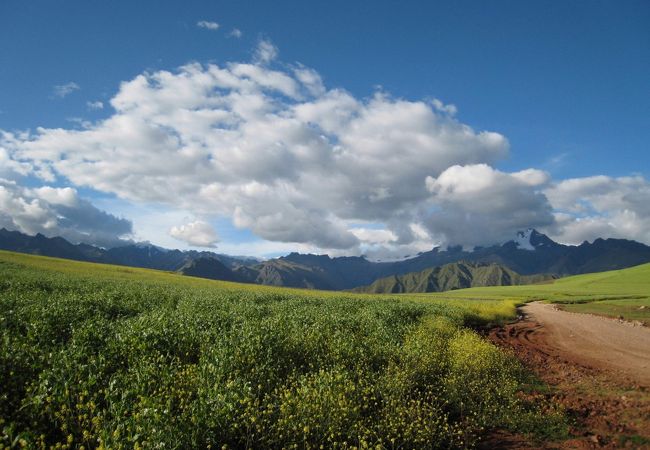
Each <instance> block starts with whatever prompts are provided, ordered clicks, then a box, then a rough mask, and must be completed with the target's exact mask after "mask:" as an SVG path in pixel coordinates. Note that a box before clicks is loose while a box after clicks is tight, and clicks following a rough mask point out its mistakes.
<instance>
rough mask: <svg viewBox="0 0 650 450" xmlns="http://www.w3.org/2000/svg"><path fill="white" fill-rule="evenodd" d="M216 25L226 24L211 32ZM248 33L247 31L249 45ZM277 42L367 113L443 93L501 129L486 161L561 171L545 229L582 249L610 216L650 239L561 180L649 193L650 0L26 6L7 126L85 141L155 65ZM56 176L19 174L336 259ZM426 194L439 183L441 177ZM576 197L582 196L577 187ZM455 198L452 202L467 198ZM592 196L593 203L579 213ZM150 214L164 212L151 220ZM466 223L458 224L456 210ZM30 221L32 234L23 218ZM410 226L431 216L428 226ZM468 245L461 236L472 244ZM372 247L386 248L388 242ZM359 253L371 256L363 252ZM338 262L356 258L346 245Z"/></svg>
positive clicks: (18, 25) (15, 44)
mask: <svg viewBox="0 0 650 450" xmlns="http://www.w3.org/2000/svg"><path fill="white" fill-rule="evenodd" d="M199 21H207V22H214V23H217V24H218V25H219V26H218V28H217V29H209V28H206V27H200V26H197V23H198V22H199ZM212 28H215V27H214V26H213V27H212ZM235 29H237V30H239V31H240V32H241V36H239V37H236V36H233V35H232V33H233V30H235ZM260 42H269V43H270V44H271V45H273V46H274V47H275V48H276V49H277V51H278V52H279V55H278V56H277V58H275V59H274V60H273V63H272V64H273V65H274V67H275V69H276V70H280V71H282V70H284V71H287V70H289V69H287V68H288V67H290V66H291V67H293V66H295V65H296V64H298V63H299V64H301V65H304V67H306V68H310V69H313V70H314V71H315V72H317V73H318V75H319V76H320V77H321V78H322V82H323V84H324V85H325V87H326V88H327V89H336V88H338V89H343V90H345V91H346V92H348V93H349V94H350V95H351V96H352V97H354V98H355V99H358V100H359V101H361V102H363V101H366V100H367V99H370V98H372V97H373V96H374V95H376V93H377V92H378V91H381V92H383V93H386V94H387V95H389V96H390V98H391V99H393V101H396V100H399V99H403V100H406V101H410V102H422V101H431V100H433V99H439V100H440V101H441V102H443V103H444V104H453V105H454V106H455V108H456V109H457V113H455V114H454V117H455V118H454V120H456V121H457V122H458V123H460V124H464V125H467V126H469V127H471V128H472V129H473V130H476V132H477V133H478V132H480V131H482V130H489V131H491V132H495V133H498V134H500V135H502V136H504V137H505V138H506V139H507V140H508V142H509V151H508V152H507V155H501V157H499V158H493V159H489V160H485V161H483V160H481V159H480V158H479V159H472V160H471V162H473V163H486V164H488V165H489V166H490V167H491V168H492V169H493V170H496V171H499V173H501V172H503V173H504V174H507V173H515V172H518V171H521V170H524V169H528V168H534V169H535V170H539V171H544V172H545V173H546V174H548V177H549V179H550V180H552V181H550V182H549V181H545V183H546V184H545V185H544V187H538V188H537V192H541V191H542V190H543V189H546V190H548V189H555V190H554V191H553V192H547V191H544V194H543V195H545V196H546V197H547V198H549V199H551V198H555V199H556V200H555V202H554V203H553V202H551V203H553V204H552V205H551V207H552V210H553V214H555V219H553V223H551V222H550V221H549V220H546V221H545V220H541V221H540V222H539V223H538V224H537V225H538V226H541V227H542V228H543V227H544V226H546V227H547V228H548V230H549V232H550V234H553V233H555V235H556V236H557V237H563V238H564V240H565V241H571V240H575V239H578V238H581V237H586V238H591V237H593V233H595V232H596V231H594V230H597V231H598V232H602V231H603V230H607V228H605V227H604V225H603V224H602V223H600V224H598V226H596V225H597V224H595V220H596V219H601V218H603V217H605V218H606V219H607V221H608V223H609V226H610V228H609V229H619V230H620V229H625V230H628V229H629V230H632V231H626V232H625V233H627V234H625V233H623V232H621V236H623V237H631V238H636V239H639V240H644V239H646V236H647V235H648V230H647V227H646V225H645V222H639V221H640V220H641V218H643V217H645V216H644V214H645V211H640V210H636V209H634V208H633V207H630V208H627V209H626V210H630V209H631V210H632V211H633V212H634V214H636V215H635V217H634V218H633V219H629V217H628V219H627V220H628V222H626V223H623V225H621V222H616V221H615V220H614V219H612V218H613V217H614V216H616V214H619V215H620V214H623V213H624V212H625V211H618V212H617V211H613V210H612V209H611V207H610V206H608V205H609V204H608V205H604V204H603V202H604V200H603V199H602V198H600V200H598V199H595V197H593V195H595V194H594V193H593V192H591V191H590V192H588V193H585V192H586V191H584V189H586V188H585V187H584V186H582V185H581V187H580V189H578V190H579V191H580V192H581V194H580V195H584V196H585V197H584V198H580V199H578V198H573V197H572V198H571V199H568V197H567V196H568V195H569V194H567V193H566V191H567V189H568V187H567V186H568V185H563V189H564V191H563V193H564V194H563V195H564V197H562V199H561V200H560V199H559V197H561V196H562V195H561V194H560V193H559V192H558V191H559V190H562V189H560V188H558V187H557V185H558V184H560V183H561V182H562V181H563V180H570V179H586V178H588V177H593V176H599V175H603V176H606V177H609V181H608V182H607V183H605V184H606V185H607V187H602V186H601V187H599V188H598V189H600V190H601V191H602V189H610V190H611V192H616V193H620V192H622V191H621V189H626V190H625V193H621V194H620V195H624V196H627V197H626V198H629V197H630V195H631V196H632V197H633V196H634V193H635V192H645V189H646V187H647V186H646V179H647V178H648V177H649V176H650V170H649V168H650V148H648V142H650V3H648V2H647V1H625V2H614V1H588V2H587V1H571V2H559V1H539V2H521V1H496V2H478V1H472V2H468V1H456V2H424V1H422V2H388V1H377V2H349V1H330V2H318V3H317V2H304V1H278V2H261V1H259V2H235V1H183V2H180V1H178V2H172V1H165V2H160V1H138V2H127V1H114V2H100V1H60V2H51V1H15V0H9V1H5V2H2V4H0V86H1V88H0V111H1V112H0V130H5V131H7V132H11V133H14V134H15V133H17V132H19V131H20V130H27V129H30V130H35V129H36V128H37V127H44V128H46V129H55V128H62V129H67V130H73V129H76V128H79V126H80V125H79V124H80V123H81V121H89V122H90V123H91V124H97V123H99V122H100V121H102V120H105V119H108V118H110V117H111V116H112V115H113V114H114V113H115V111H114V109H113V108H111V107H110V105H109V102H110V100H111V98H113V97H114V96H115V95H116V94H117V93H118V91H119V89H120V85H121V83H122V82H127V81H130V80H133V79H134V78H135V77H136V76H138V75H139V74H142V73H144V72H147V73H150V74H151V73H156V72H158V71H160V70H169V71H172V72H173V71H175V70H177V68H178V67H180V66H182V65H184V64H186V63H188V62H192V61H196V62H199V63H201V64H205V65H207V64H210V63H214V64H216V65H218V66H222V67H223V66H224V65H226V64H228V63H229V62H230V63H231V62H249V61H251V60H252V59H253V58H254V54H255V51H256V49H257V48H258V46H259V44H260ZM56 86H59V87H61V86H68V87H69V89H65V88H63V91H61V89H62V88H59V91H58V92H59V93H58V94H57V90H56ZM67 91H69V93H67V94H65V92H67ZM93 102H95V103H96V102H102V105H103V108H102V109H97V108H95V109H93V108H92V107H91V106H89V103H93ZM96 104H97V103H96ZM75 121H76V122H75ZM30 139H32V140H33V139H34V138H33V137H31V138H30ZM468 145H470V144H468ZM471 145H473V144H471ZM6 148H7V149H8V150H7V152H8V153H9V154H10V157H11V158H13V159H14V160H18V159H20V158H23V159H22V161H23V162H25V161H27V160H28V159H29V160H30V161H31V159H30V158H31V157H28V158H27V159H25V155H24V154H22V156H21V157H20V158H19V157H18V156H16V155H17V154H18V153H19V151H18V150H16V149H13V148H12V147H10V146H8V145H6ZM11 155H14V156H11ZM0 161H1V160H0ZM27 163H29V161H27ZM55 172H56V171H55ZM439 172H440V171H439ZM468 174H469V175H468ZM474 174H475V172H471V173H470V172H467V173H466V174H464V175H463V176H465V175H467V176H470V175H471V176H473V175H474ZM55 175H56V176H55V179H52V180H49V181H47V180H45V181H44V180H43V179H42V177H38V176H35V175H34V173H31V174H29V175H26V176H22V177H14V178H16V179H17V183H18V184H19V185H21V186H32V187H33V186H40V185H43V184H47V185H51V186H54V187H57V188H63V187H66V186H69V187H72V188H74V189H76V191H77V193H78V195H79V196H80V197H82V198H85V199H88V200H89V201H90V202H92V203H93V204H94V205H95V206H97V207H98V208H99V209H101V210H105V211H108V212H109V213H111V214H114V215H116V216H120V217H124V218H126V219H129V220H133V221H134V225H135V229H136V231H137V237H138V238H143V239H150V240H152V241H154V242H156V243H160V244H163V245H173V244H174V243H176V244H177V246H180V247H184V246H187V245H190V244H188V243H187V242H183V241H178V240H174V239H172V238H169V236H168V234H169V233H167V232H166V231H165V230H162V228H161V229H160V230H158V231H156V230H155V229H153V228H152V226H151V222H152V220H151V219H152V218H153V217H154V216H155V214H154V212H153V211H154V210H155V211H156V212H157V213H156V214H162V215H165V216H167V217H173V218H174V219H169V220H170V221H173V220H177V221H180V222H183V221H186V222H187V221H189V222H193V221H195V220H199V219H200V221H201V222H206V223H209V224H210V225H211V226H212V227H213V228H214V229H215V232H216V234H218V235H219V240H220V243H219V245H218V246H219V247H221V248H222V249H224V251H225V250H232V251H237V250H241V251H246V250H250V251H252V252H257V253H260V252H267V253H271V254H275V253H282V252H284V251H285V250H288V249H289V248H291V247H292V246H293V247H296V246H297V248H300V249H303V248H304V249H311V248H317V249H323V248H325V249H327V245H324V244H323V242H322V241H319V239H315V238H313V237H302V236H297V237H296V239H295V240H292V239H294V238H293V237H287V236H284V235H283V234H282V233H275V232H268V230H265V231H259V230H258V231H255V227H254V226H251V225H250V220H248V219H251V218H250V217H248V218H247V220H240V223H239V224H238V226H236V227H235V226H233V223H234V222H235V221H234V220H233V214H234V213H232V211H234V207H233V208H231V212H230V213H228V212H221V213H219V214H215V215H210V214H206V213H205V212H202V213H200V214H198V215H197V214H196V212H195V211H194V210H193V209H192V205H191V202H184V204H183V205H182V206H181V205H179V204H176V205H175V204H173V202H164V201H163V202H160V201H157V200H156V201H153V202H149V201H145V199H144V198H142V196H140V197H138V196H135V195H133V196H130V195H129V194H124V193H120V192H118V189H111V188H107V187H100V184H101V181H99V180H98V181H97V184H94V183H82V182H78V179H72V180H71V178H70V176H66V175H65V174H60V173H56V174H55ZM437 175H439V173H435V171H433V172H432V175H431V176H432V178H434V179H438V180H439V178H438V177H437ZM486 176H487V175H486ZM634 176H638V177H641V179H642V181H638V180H637V181H638V182H639V183H641V184H634V183H632V184H634V185H633V186H632V185H630V183H626V182H623V181H621V180H620V179H621V178H622V177H634ZM73 178H74V177H73ZM82 178H83V177H82ZM79 179H81V178H79ZM612 180H613V181H612ZM616 180H618V181H616ZM601 181H603V180H601ZM603 182H604V181H603ZM421 184H422V186H424V180H422V183H421ZM574 184H575V183H574ZM583 184H585V185H586V184H588V183H586V182H585V183H583ZM592 184H593V183H592ZM439 185H440V183H438V187H440V186H439ZM622 185H623V186H624V188H623V187H621V186H622ZM431 186H433V184H432V185H431ZM540 186H541V185H540ZM569 187H570V186H569ZM431 189H434V188H431ZM598 189H597V190H598ZM432 192H433V191H432ZM571 193H572V195H578V194H576V193H575V189H574V190H572V191H571ZM434 195H435V192H434ZM612 195H614V194H612ZM616 195H618V194H616ZM344 197H345V196H344ZM41 200H43V199H41ZM443 200H444V199H441V200H440V201H439V202H438V203H436V205H437V207H440V203H444V202H443ZM43 201H45V200H43ZM445 201H447V202H450V203H449V204H451V202H452V199H447V200H445ZM585 202H586V203H587V204H588V207H587V208H586V209H583V210H582V211H578V210H577V209H576V208H575V205H577V204H578V203H580V204H583V205H584V204H585ZM453 204H454V205H457V204H459V203H458V202H456V201H454V202H453ZM635 204H636V203H635ZM292 205H293V204H292ZM293 206H295V205H293ZM401 206H404V205H401ZM319 208H320V207H319ZM608 208H609V209H608ZM443 209H444V208H443ZM145 210H146V211H149V212H148V213H147V214H145V213H143V211H145ZM321 210H322V211H321ZM319 211H320V212H319V213H318V214H321V213H322V215H323V217H325V216H328V217H329V216H331V215H332V214H333V215H334V216H336V220H339V219H340V220H344V221H347V222H346V225H345V226H346V227H352V228H355V227H361V228H364V229H366V230H371V229H373V230H375V229H378V228H379V229H382V228H385V229H386V230H387V231H392V232H393V234H394V235H395V234H399V233H397V231H396V229H397V228H399V226H397V225H395V228H394V229H391V226H390V225H387V223H388V222H395V221H396V219H395V218H394V217H388V216H386V217H384V216H381V215H376V216H372V215H363V216H359V217H354V215H350V214H347V213H346V214H343V213H339V212H334V213H332V211H331V208H330V209H328V208H327V207H323V208H320V209H319ZM590 211H591V212H590ZM456 213H457V211H454V214H456ZM454 214H451V216H453V217H456V216H455V215H454ZM561 214H572V216H573V219H576V218H578V219H581V220H582V225H580V227H582V231H581V232H578V231H577V228H576V226H575V224H574V225H572V226H573V227H574V228H575V229H573V228H572V230H573V231H571V232H568V231H567V227H566V226H564V225H562V226H560V225H558V223H559V222H558V221H560V222H561V221H562V220H568V219H567V218H566V217H564V216H561ZM198 216H200V218H199V217H198ZM451 216H450V217H451ZM155 217H159V216H155ZM536 217H537V218H538V219H539V216H536ZM617 217H618V216H617ZM585 218H589V219H590V220H591V222H590V227H591V228H589V227H587V228H588V229H589V230H591V231H589V232H586V231H584V230H585V229H586V228H585V221H584V220H583V219H585ZM253 219H255V220H258V219H260V218H259V217H253V218H252V219H251V220H253ZM592 219H593V220H592ZM328 220H329V219H328ZM333 220H334V219H333ZM336 220H334V221H336ZM485 220H489V218H485ZM630 220H632V221H636V223H629V221H630ZM8 221H9V219H6V220H5V222H8ZM574 221H575V220H574ZM153 222H155V221H153ZM189 222H188V223H189ZM424 222H426V220H424V221H423V223H424ZM434 222H435V221H434ZM532 222H533V223H531V224H532V225H534V224H535V223H534V222H535V221H534V220H533V221H532ZM556 222H557V223H556ZM13 223H14V225H15V228H20V227H19V226H18V225H16V224H17V221H16V220H15V217H14V219H13ZM145 223H147V224H148V225H147V226H146V227H144V225H143V224H145ZM165 223H166V222H165ZM170 223H171V222H170ZM409 223H410V224H411V225H413V223H415V222H414V221H413V220H412V218H410V219H409ZM436 223H437V224H438V225H437V226H438V228H435V226H434V225H433V224H432V223H427V224H426V227H428V229H429V230H430V231H431V230H433V232H432V233H430V234H432V236H430V237H431V239H430V241H431V242H434V241H441V240H442V241H444V240H445V238H440V236H442V235H444V234H445V233H444V231H440V236H437V235H436V231H437V230H445V229H446V228H445V226H443V225H441V224H440V222H436ZM562 223H563V224H565V225H566V223H565V222H562ZM246 224H249V225H248V226H247V225H246ZM402 225H403V224H402ZM411 225H409V226H411ZM517 225H520V224H517ZM509 226H510V225H509ZM22 228H23V229H25V230H27V228H28V227H25V226H23V227H22ZM138 228H140V230H139V229H138ZM145 228H146V231H145ZM411 228H412V227H411ZM506 228H507V227H506ZM578 228H579V227H578ZM251 230H253V231H251ZM506 231H508V232H510V230H505V229H503V230H500V231H499V232H498V233H497V234H495V236H497V235H499V233H502V234H503V233H505V232H506ZM590 233H591V234H590ZM447 234H449V233H448V232H447ZM614 234H616V233H614ZM434 235H435V236H434ZM407 240H408V239H407ZM447 240H448V241H450V242H451V241H452V239H447ZM459 240H462V237H461V236H458V237H456V241H457V242H456V243H458V242H459ZM362 241H363V240H362ZM393 241H396V240H395V239H393ZM247 242H248V243H252V242H257V244H256V245H258V247H253V246H249V247H247V246H246V245H241V246H234V247H233V246H231V245H230V244H239V243H243V244H246V243H247ZM363 242H366V241H363ZM382 242H384V241H382ZM366 243H367V244H368V245H370V246H375V247H376V246H377V245H378V246H379V247H382V244H377V242H371V241H370V240H368V241H367V242H366ZM429 243H430V242H429V241H427V242H426V243H424V242H423V243H422V245H429ZM460 243H463V242H460ZM297 244H301V245H302V246H301V245H297ZM338 244H341V243H338ZM338 244H337V245H338ZM362 247H363V246H362ZM379 247H377V248H379ZM355 248H356V250H355V251H359V248H358V245H357V247H355ZM373 248H374V247H373ZM382 248H383V247H382ZM260 249H263V250H260ZM401 250H406V247H404V248H402V249H401ZM337 251H340V252H343V253H345V252H346V251H347V250H346V248H345V245H342V244H341V245H338V250H337Z"/></svg>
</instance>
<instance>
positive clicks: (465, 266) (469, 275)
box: [353, 261, 556, 294]
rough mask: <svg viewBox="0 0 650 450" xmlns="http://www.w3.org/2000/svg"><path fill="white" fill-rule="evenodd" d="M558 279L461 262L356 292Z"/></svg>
mask: <svg viewBox="0 0 650 450" xmlns="http://www.w3.org/2000/svg"><path fill="white" fill-rule="evenodd" d="M553 278H556V276H553V275H543V274H541V275H519V274H518V273H517V272H515V271H513V270H511V269H509V268H507V267H504V266H502V265H501V264H496V263H474V262H466V261H460V262H457V263H451V264H445V265H444V266H439V267H432V268H430V269H425V270H423V271H421V272H411V273H407V274H404V275H391V276H390V277H386V278H380V279H379V280H376V281H375V282H373V283H372V284H371V285H369V286H362V287H358V288H355V289H353V291H354V292H363V293H368V294H398V293H399V294H401V293H417V292H443V291H450V290H453V289H464V288H470V287H482V286H512V285H520V284H532V283H539V282H542V281H546V280H551V279H553Z"/></svg>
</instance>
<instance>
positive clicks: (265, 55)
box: [254, 39, 278, 64]
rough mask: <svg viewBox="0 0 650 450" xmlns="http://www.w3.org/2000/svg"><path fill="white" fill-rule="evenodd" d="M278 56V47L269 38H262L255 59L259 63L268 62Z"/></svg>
mask: <svg viewBox="0 0 650 450" xmlns="http://www.w3.org/2000/svg"><path fill="white" fill-rule="evenodd" d="M277 57H278V48H277V47H276V46H275V45H274V44H273V42H271V41H270V40H268V39H261V40H260V41H259V42H258V43H257V48H256V49H255V55H254V59H255V61H256V62H257V63H258V64H267V63H270V62H271V61H273V60H274V59H275V58H277Z"/></svg>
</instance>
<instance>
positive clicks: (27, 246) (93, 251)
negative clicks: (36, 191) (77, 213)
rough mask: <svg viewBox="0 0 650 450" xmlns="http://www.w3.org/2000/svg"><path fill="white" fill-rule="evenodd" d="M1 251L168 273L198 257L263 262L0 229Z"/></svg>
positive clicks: (235, 263)
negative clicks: (72, 240) (101, 244)
mask: <svg viewBox="0 0 650 450" xmlns="http://www.w3.org/2000/svg"><path fill="white" fill-rule="evenodd" d="M0 250H9V251H13V252H20V253H31V254H34V255H43V256H53V257H56V258H65V259H74V260H77V261H88V262H97V263H104V264H116V265H120V266H131V267H143V268H146V269H157V270H168V271H177V270H180V269H181V268H183V267H184V266H185V265H186V264H187V263H188V262H190V261H193V260H195V259H199V258H212V259H216V260H218V261H220V262H221V263H222V264H224V265H225V266H226V267H228V268H229V269H231V270H232V269H234V268H237V267H239V266H241V265H252V264H257V263H259V262H260V260H259V259H257V258H252V257H236V256H229V255H223V254H220V253H214V252H198V251H195V250H187V251H181V250H167V249H164V248H160V247H157V246H155V245H149V244H131V245H124V246H120V247H114V248H110V249H103V248H99V247H95V246H93V245H88V244H72V243H70V242H68V241H67V240H65V239H63V238H61V237H52V238H48V237H45V236H43V235H42V234H40V233H39V234H37V235H35V236H29V235H27V234H24V233H21V232H19V231H9V230H7V229H5V228H1V229H0Z"/></svg>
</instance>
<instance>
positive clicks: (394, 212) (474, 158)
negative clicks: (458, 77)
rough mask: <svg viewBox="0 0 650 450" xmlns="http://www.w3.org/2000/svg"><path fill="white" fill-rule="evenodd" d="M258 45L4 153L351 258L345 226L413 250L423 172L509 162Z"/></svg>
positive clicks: (144, 81) (432, 115)
mask: <svg viewBox="0 0 650 450" xmlns="http://www.w3.org/2000/svg"><path fill="white" fill-rule="evenodd" d="M269 45H271V46H272V44H270V43H269ZM261 48H263V49H265V50H262V51H261V53H264V54H267V56H262V57H260V60H261V63H259V64H249V63H232V64H227V65H225V66H218V65H215V64H208V65H201V64H198V63H194V64H189V65H186V66H183V67H181V68H179V69H178V70H177V71H175V72H170V71H158V72H154V73H144V74H141V75H139V76H137V77H136V78H134V79H133V80H130V81H127V82H124V83H122V85H121V86H120V89H119V92H118V93H117V94H116V95H115V96H114V97H113V98H112V99H111V105H112V106H113V108H114V109H115V113H114V114H113V115H112V116H110V117H108V118H107V119H104V120H100V121H97V122H94V123H93V125H92V126H90V127H88V128H86V129H81V130H79V129H45V128H38V129H37V130H36V132H35V133H32V134H23V135H20V136H18V135H13V134H10V133H5V136H4V139H3V141H2V143H0V145H3V146H4V147H6V148H8V149H10V151H11V154H12V157H13V158H14V160H16V161H17V160H21V161H29V162H30V164H31V165H32V166H33V167H34V171H40V173H43V174H50V175H53V174H54V175H56V176H62V177H65V178H66V179H68V180H70V181H71V182H72V183H73V184H74V185H77V186H90V187H92V188H94V189H96V190H99V191H103V192H109V193H114V194H117V195H118V196H120V197H122V198H124V199H127V200H131V201H134V202H157V203H162V204H168V205H170V206H173V207H175V208H181V209H186V210H190V211H194V212H195V213H196V214H198V215H205V216H209V215H210V214H217V215H221V216H226V217H230V218H232V220H233V222H234V224H235V225H236V226H239V227H241V228H248V229H251V230H252V231H253V232H254V233H255V234H256V235H258V236H259V237H261V238H263V239H268V240H272V241H280V242H294V243H304V244H311V245H316V246H318V247H320V248H323V249H354V248H356V249H357V251H361V250H360V249H359V246H363V245H365V244H364V241H363V239H362V238H360V237H359V236H358V233H359V232H356V233H357V234H355V233H354V232H352V231H351V226H350V223H352V222H359V221H362V222H380V223H385V224H386V226H387V227H388V229H389V230H390V232H391V233H394V234H395V235H396V237H397V240H396V241H395V242H396V243H395V245H408V244H409V243H411V242H412V241H413V240H415V239H419V238H418V237H417V236H416V235H415V234H414V233H413V232H412V225H417V224H420V223H421V222H422V220H423V219H422V215H423V213H424V212H425V211H426V208H427V203H428V202H429V197H430V193H429V192H428V191H427V189H426V187H425V179H426V178H427V176H432V177H437V176H438V175H440V174H441V173H442V172H443V171H444V170H446V169H447V168H448V167H450V166H452V165H454V164H461V165H466V164H476V163H493V162H495V161H498V160H499V159H500V158H502V157H504V156H505V155H506V154H507V153H508V141H507V140H506V139H505V137H503V136H502V135H500V134H498V133H494V132H488V131H475V130H473V129H472V128H470V127H469V126H467V125H465V124H463V123H461V122H459V121H458V120H457V119H456V118H455V117H452V116H451V115H450V114H448V113H441V112H440V111H438V108H436V107H435V106H434V105H432V104H431V103H430V102H427V101H410V100H404V99H399V98H393V97H390V96H389V95H387V94H383V93H378V94H376V95H374V96H373V97H371V98H368V99H358V98H355V97H354V96H352V95H351V94H350V93H348V92H346V91H344V90H341V89H330V90H328V89H327V88H326V87H325V86H324V84H323V82H322V80H321V77H320V76H319V74H318V73H317V72H316V71H314V70H312V69H308V68H305V67H302V66H295V67H290V68H287V69H286V70H271V69H270V68H268V67H266V66H265V65H264V62H268V61H269V60H270V59H271V58H272V57H274V55H271V56H269V55H268V54H269V53H271V54H274V52H275V51H274V50H269V48H271V47H267V46H265V45H262V46H261Z"/></svg>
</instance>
